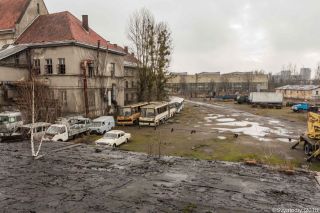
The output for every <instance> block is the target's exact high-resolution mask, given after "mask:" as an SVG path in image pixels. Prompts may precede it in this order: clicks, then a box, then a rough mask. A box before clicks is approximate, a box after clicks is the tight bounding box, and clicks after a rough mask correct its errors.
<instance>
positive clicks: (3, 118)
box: [0, 116, 9, 124]
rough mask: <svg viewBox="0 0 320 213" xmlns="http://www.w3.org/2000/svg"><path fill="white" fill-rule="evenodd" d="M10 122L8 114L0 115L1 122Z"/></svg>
mask: <svg viewBox="0 0 320 213" xmlns="http://www.w3.org/2000/svg"><path fill="white" fill-rule="evenodd" d="M8 122H9V117H8V116H0V124H5V123H8Z"/></svg>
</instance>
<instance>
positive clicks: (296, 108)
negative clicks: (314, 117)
mask: <svg viewBox="0 0 320 213" xmlns="http://www.w3.org/2000/svg"><path fill="white" fill-rule="evenodd" d="M291 109H292V111H293V112H303V111H304V112H316V113H317V112H318V111H319V107H318V106H313V105H311V104H309V103H306V102H303V103H298V104H295V105H293V106H292V107H291Z"/></svg>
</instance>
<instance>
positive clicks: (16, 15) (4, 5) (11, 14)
mask: <svg viewBox="0 0 320 213" xmlns="http://www.w3.org/2000/svg"><path fill="white" fill-rule="evenodd" d="M30 1H31V0H14V1H13V0H0V14H1V15H0V30H9V29H14V28H15V24H17V23H18V22H19V20H20V18H21V16H22V15H23V14H24V12H25V10H26V8H27V7H28V5H29V3H30Z"/></svg>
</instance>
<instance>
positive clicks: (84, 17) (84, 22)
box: [82, 15, 89, 32]
mask: <svg viewBox="0 0 320 213" xmlns="http://www.w3.org/2000/svg"><path fill="white" fill-rule="evenodd" d="M82 27H83V28H84V29H85V30H86V31H87V32H89V18H88V15H82Z"/></svg>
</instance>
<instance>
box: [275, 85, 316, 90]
mask: <svg viewBox="0 0 320 213" xmlns="http://www.w3.org/2000/svg"><path fill="white" fill-rule="evenodd" d="M319 87H320V86H317V85H286V86H282V87H278V88H276V89H277V90H302V91H308V90H314V89H318V88H319Z"/></svg>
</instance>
